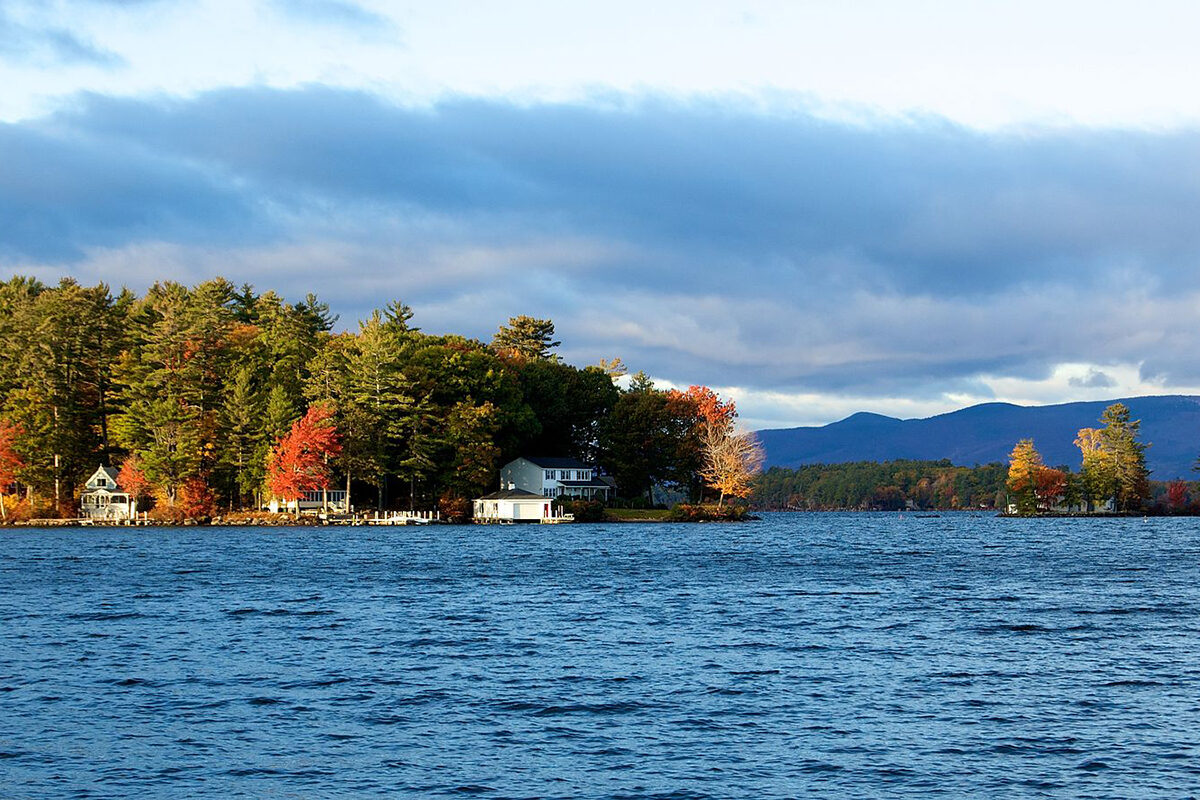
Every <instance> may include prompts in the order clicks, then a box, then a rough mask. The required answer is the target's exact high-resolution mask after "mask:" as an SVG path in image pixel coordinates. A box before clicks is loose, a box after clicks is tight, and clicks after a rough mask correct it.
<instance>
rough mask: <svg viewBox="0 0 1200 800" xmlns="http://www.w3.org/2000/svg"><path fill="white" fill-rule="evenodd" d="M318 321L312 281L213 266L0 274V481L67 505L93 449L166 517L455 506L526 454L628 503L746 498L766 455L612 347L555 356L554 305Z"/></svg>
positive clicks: (320, 311) (31, 497)
mask: <svg viewBox="0 0 1200 800" xmlns="http://www.w3.org/2000/svg"><path fill="white" fill-rule="evenodd" d="M335 323H336V317H334V316H333V315H332V314H331V313H330V309H329V306H328V305H327V304H325V303H324V302H321V301H320V300H319V299H318V298H317V297H316V296H315V295H312V294H309V295H307V296H306V297H305V298H304V299H303V300H300V301H298V302H288V301H287V300H285V299H284V298H283V297H282V296H281V295H279V294H277V293H276V292H273V291H265V292H261V293H260V292H258V291H256V290H255V289H254V288H253V287H251V286H249V285H243V286H241V287H237V286H235V285H233V284H232V283H230V282H229V281H227V280H225V279H222V278H218V279H214V280H211V281H206V282H203V283H200V284H198V285H195V286H191V287H189V286H185V285H183V284H180V283H176V282H161V283H156V284H154V285H153V286H152V287H150V288H149V289H148V290H147V291H146V292H145V293H144V294H142V295H140V296H139V295H137V294H135V293H133V292H132V291H130V290H128V289H123V290H121V291H119V292H117V293H115V294H114V293H113V292H112V291H111V290H110V289H109V287H107V286H106V285H104V284H99V285H96V286H91V287H88V286H83V285H80V284H79V283H78V282H76V281H74V280H72V279H63V280H62V281H60V282H59V284H58V285H56V286H46V285H43V284H42V283H40V282H39V281H37V280H36V279H33V278H28V277H14V278H12V279H10V280H8V281H7V282H4V283H0V397H2V398H3V401H2V403H0V493H3V492H7V491H9V490H13V489H15V490H16V494H17V495H18V496H19V497H21V498H22V502H23V503H24V504H25V505H26V506H27V507H28V509H29V513H33V509H35V508H37V509H40V511H39V515H41V514H59V515H73V511H74V507H75V502H76V500H75V498H76V497H77V494H78V491H79V489H80V488H81V484H82V482H83V481H84V480H86V478H87V477H88V476H89V475H90V474H91V473H92V472H93V471H94V470H95V469H96V467H97V465H99V464H105V465H114V466H117V465H120V466H121V467H122V477H121V482H122V484H123V486H124V485H125V484H127V483H128V484H134V485H137V486H138V487H139V490H140V491H142V492H143V493H144V494H145V495H146V496H147V497H148V498H150V499H152V502H153V503H154V504H155V505H156V506H157V507H158V508H159V509H160V510H165V513H173V514H177V515H188V516H203V515H207V514H212V513H213V512H214V511H216V510H218V509H237V508H257V507H259V506H260V505H261V504H262V503H263V501H264V499H265V498H266V497H267V496H268V495H270V494H271V493H272V492H273V491H274V492H275V493H279V492H287V493H295V492H297V491H301V490H304V489H306V488H308V487H311V486H313V485H316V484H321V485H324V486H343V485H344V486H346V487H349V488H350V490H351V492H352V495H353V497H354V499H355V502H356V504H358V505H363V504H369V505H374V506H376V507H379V508H388V507H403V508H413V509H419V508H424V509H429V508H433V507H435V506H441V507H443V508H446V509H448V510H451V511H453V510H461V509H462V508H463V506H464V501H465V500H467V499H469V498H471V497H476V496H479V495H480V494H482V493H485V492H487V491H490V490H493V489H495V481H496V475H497V473H498V469H499V466H500V465H502V464H504V463H506V462H507V461H508V460H511V459H512V458H516V457H518V456H523V455H524V456H529V455H534V456H570V457H575V458H578V459H580V460H582V461H584V462H586V463H595V464H599V465H600V466H601V467H602V468H603V469H604V470H605V471H606V472H607V473H608V474H610V475H611V476H613V478H614V479H615V481H616V484H617V487H618V490H619V492H620V493H621V494H622V495H623V496H624V497H626V498H639V497H644V496H646V495H647V494H648V492H649V490H650V489H651V487H652V486H654V485H657V484H669V485H674V486H677V487H680V488H681V489H683V490H684V491H686V492H688V493H689V494H690V495H691V496H692V497H694V498H696V499H701V498H704V497H706V496H707V497H709V498H711V499H717V500H723V499H724V497H725V496H726V495H735V496H742V495H745V494H746V493H748V491H749V487H748V483H749V475H750V474H751V473H752V472H753V470H754V466H755V460H756V458H757V459H758V461H759V462H761V450H760V449H756V447H757V446H756V445H755V444H754V442H753V440H752V439H749V438H747V437H745V436H744V435H742V434H739V433H738V432H737V431H736V429H735V420H736V413H737V412H736V408H735V407H734V405H733V403H732V402H731V401H723V400H721V399H720V398H719V397H717V395H716V394H715V393H714V392H712V391H711V390H709V389H706V388H704V387H692V388H691V389H689V390H687V391H674V390H664V389H659V388H658V387H656V386H655V385H654V384H653V382H652V381H651V380H650V379H649V378H647V377H646V376H645V375H644V374H642V373H638V374H636V375H633V376H625V368H624V365H623V364H622V363H621V361H620V359H612V360H605V361H601V362H599V363H598V364H595V365H590V366H585V367H576V366H573V365H570V364H566V363H564V362H563V361H562V359H561V358H560V357H559V356H557V354H556V353H555V348H556V347H557V346H558V345H559V344H560V342H558V341H556V340H555V339H554V324H553V322H552V321H550V320H544V319H536V318H533V317H527V316H520V317H513V318H511V319H509V321H508V322H507V323H506V324H503V325H501V326H499V329H498V330H497V332H496V334H495V336H494V337H493V338H492V339H491V341H490V342H487V343H485V342H482V341H480V340H477V339H473V338H469V337H464V336H459V335H454V334H445V335H434V334H428V333H424V332H422V331H421V329H420V328H419V327H417V326H416V325H414V312H413V310H412V308H410V307H409V306H408V305H406V304H404V303H402V302H400V301H395V302H392V303H389V304H387V305H386V306H385V307H383V308H380V309H378V310H376V311H375V312H373V313H372V314H371V315H370V316H369V317H368V318H367V319H365V320H362V321H361V322H359V323H358V325H357V326H356V329H355V330H351V331H344V332H338V331H335V330H334V326H335ZM622 376H625V377H624V378H622ZM6 459H7V460H6ZM4 510H5V507H4V506H3V504H0V511H4Z"/></svg>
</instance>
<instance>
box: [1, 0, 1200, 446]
mask: <svg viewBox="0 0 1200 800" xmlns="http://www.w3.org/2000/svg"><path fill="white" fill-rule="evenodd" d="M1197 29H1200V6H1198V5H1196V4H1194V3H1192V2H1163V1H1159V2H1154V0H1141V2H1137V3H1132V2H1105V1H1104V0H1090V2H1074V0H1060V1H1059V2H1054V3H1045V2H1026V0H1008V1H1006V2H999V0H995V1H993V2H982V1H972V0H964V1H961V2H955V3H945V2H940V1H938V2H934V1H933V0H929V1H928V2H925V1H923V0H892V1H890V2H881V1H880V2H877V1H876V0H856V2H844V1H843V2H837V1H834V0H829V1H826V0H791V1H790V2H766V1H765V0H764V1H763V2H720V3H717V2H703V1H702V0H691V2H674V1H673V0H662V1H660V2H655V3H645V2H637V3H634V2H625V1H624V0H606V2H603V3H601V2H569V1H562V2H555V3H545V2H533V0H506V2H503V3H500V2H471V3H467V2H456V1H455V0H441V1H440V2H384V1H383V0H370V1H368V0H236V1H231V0H70V1H69V2H68V1H67V0H37V2H33V1H32V0H0V86H3V87H5V88H4V89H3V91H0V271H2V272H4V273H7V274H26V275H34V276H36V277H39V278H40V279H42V280H43V281H46V282H57V281H58V279H59V278H60V277H62V276H73V277H76V278H78V279H79V280H81V281H84V282H87V283H95V282H97V281H104V282H106V283H108V284H109V285H111V286H113V287H114V288H118V287H121V286H129V287H130V288H132V289H134V290H137V291H142V290H144V289H145V288H146V287H147V286H148V285H150V284H152V283H153V282H155V281H157V280H164V279H171V280H178V281H183V282H186V283H196V282H199V281H202V280H206V279H209V278H211V277H214V276H217V275H222V276H224V277H226V278H228V279H230V280H231V281H233V282H235V283H238V284H241V283H244V282H248V283H251V284H253V285H255V286H256V287H258V288H259V289H261V290H266V289H275V290H277V291H280V292H281V293H282V294H284V295H285V296H287V297H290V298H292V299H297V300H298V299H300V298H302V297H303V295H304V294H305V293H307V292H309V291H313V292H315V293H316V294H317V295H318V296H319V297H320V298H322V299H323V300H325V301H326V302H328V303H329V304H330V305H331V306H332V309H333V311H334V312H335V313H337V314H339V315H340V321H339V327H344V328H349V329H353V328H354V327H356V325H357V320H359V319H362V318H363V317H365V316H367V315H368V314H369V313H370V311H371V310H372V309H373V308H376V307H382V306H383V305H385V304H386V303H387V302H388V301H390V300H394V299H399V300H402V301H403V302H405V303H408V304H409V305H410V306H412V307H413V309H414V310H415V312H416V316H415V318H414V324H417V325H418V326H420V327H421V328H422V329H423V330H426V331H428V332H431V333H448V332H454V333H462V334H466V335H469V336H476V337H479V338H480V339H483V340H485V341H486V340H488V339H490V337H491V335H492V334H493V333H494V332H495V330H496V328H497V327H498V326H499V325H501V324H503V323H504V322H505V321H506V320H507V319H508V318H509V317H510V316H515V315H518V314H528V315H531V316H535V317H542V318H550V319H552V320H553V321H554V323H555V325H556V328H557V334H558V338H559V339H561V340H562V346H561V348H560V352H561V355H562V356H563V358H564V359H565V360H567V361H569V362H570V363H574V364H577V365H580V366H583V365H586V364H594V363H597V362H598V361H599V360H600V359H609V358H613V357H615V356H619V357H620V358H622V359H623V361H624V362H625V363H626V364H627V365H628V366H629V367H630V368H631V369H632V370H635V371H636V370H643V371H645V372H646V373H647V374H649V375H650V376H652V377H653V378H654V379H655V380H656V381H657V382H659V383H660V385H663V386H687V385H689V384H706V385H709V386H713V387H716V388H718V389H719V390H720V391H721V392H722V393H723V394H725V395H726V396H729V397H733V398H734V399H736V400H737V402H738V406H739V409H740V411H741V416H742V419H743V422H744V423H745V424H746V425H747V426H748V427H751V428H766V427H771V428H777V427H791V426H796V425H816V424H825V423H828V422H832V421H835V420H837V419H841V418H843V417H845V416H847V415H849V414H851V413H854V412H856V411H873V412H877V413H883V414H889V415H892V416H897V417H905V418H907V417H924V416H929V415H932V414H937V413H943V412H946V411H951V410H954V409H957V408H961V407H964V406H968V405H972V404H975V403H980V402H992V401H1005V402H1015V403H1020V404H1044V403H1056V402H1067V401H1072V400H1098V399H1107V398H1114V397H1123V396H1134V395H1141V394H1168V393H1181V394H1200V325H1196V324H1194V320H1196V319H1197V318H1198V316H1200V315H1198V314H1197V312H1198V311H1200V287H1198V286H1197V275H1198V273H1200V261H1198V259H1200V224H1198V223H1197V221H1198V220H1200V92H1196V91H1195V89H1194V86H1193V83H1194V76H1195V75H1196V74H1197V73H1198V72H1200V49H1197V48H1196V47H1195V44H1194V41H1193V39H1194V32H1195V31H1196V30H1197Z"/></svg>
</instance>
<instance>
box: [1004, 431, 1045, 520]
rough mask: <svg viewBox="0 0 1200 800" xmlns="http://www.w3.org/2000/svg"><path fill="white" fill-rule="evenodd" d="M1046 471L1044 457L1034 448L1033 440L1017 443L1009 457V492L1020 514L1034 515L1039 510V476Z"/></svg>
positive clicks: (1023, 440)
mask: <svg viewBox="0 0 1200 800" xmlns="http://www.w3.org/2000/svg"><path fill="white" fill-rule="evenodd" d="M1044 469H1045V464H1043V463H1042V455H1041V453H1039V452H1038V451H1037V448H1035V447H1034V446H1033V439H1022V440H1021V441H1019V442H1017V444H1016V446H1015V447H1013V449H1012V453H1010V454H1009V456H1008V490H1009V491H1010V492H1011V493H1012V494H1013V499H1014V501H1015V502H1016V505H1017V511H1018V512H1020V513H1022V514H1032V513H1033V512H1035V511H1036V510H1037V485H1038V484H1037V481H1038V475H1039V474H1041V472H1042V470H1044Z"/></svg>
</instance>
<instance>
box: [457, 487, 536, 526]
mask: <svg viewBox="0 0 1200 800" xmlns="http://www.w3.org/2000/svg"><path fill="white" fill-rule="evenodd" d="M552 503H553V501H552V500H550V499H549V498H546V497H543V496H542V495H538V494H534V493H533V492H526V491H523V490H521V489H501V490H500V491H498V492H492V493H491V494H488V495H484V496H483V497H481V498H479V499H478V500H475V501H474V518H475V521H476V522H542V521H543V520H549V519H552V516H551V510H550V506H551V504H552Z"/></svg>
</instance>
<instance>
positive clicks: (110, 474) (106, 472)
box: [85, 464, 117, 490]
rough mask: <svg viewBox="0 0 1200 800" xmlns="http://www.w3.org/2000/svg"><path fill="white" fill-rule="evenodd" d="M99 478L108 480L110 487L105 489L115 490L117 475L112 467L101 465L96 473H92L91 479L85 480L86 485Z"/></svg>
mask: <svg viewBox="0 0 1200 800" xmlns="http://www.w3.org/2000/svg"><path fill="white" fill-rule="evenodd" d="M101 477H103V478H108V481H109V483H110V484H111V486H106V487H105V488H106V489H110V490H112V489H116V488H117V473H116V472H115V471H114V470H113V468H112V467H106V466H104V465H103V464H101V465H100V466H99V467H98V468H97V469H96V471H95V472H93V473H92V477H90V478H88V479H87V483H88V484H90V483H91V482H92V481H94V480H96V478H101ZM85 485H86V484H85Z"/></svg>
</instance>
